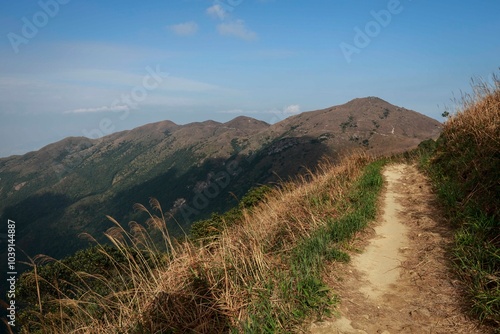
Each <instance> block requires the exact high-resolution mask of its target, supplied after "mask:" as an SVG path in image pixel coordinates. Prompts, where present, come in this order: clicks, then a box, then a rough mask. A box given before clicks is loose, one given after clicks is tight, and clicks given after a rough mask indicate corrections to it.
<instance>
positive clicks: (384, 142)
mask: <svg viewBox="0 0 500 334" xmlns="http://www.w3.org/2000/svg"><path fill="white" fill-rule="evenodd" d="M440 131H441V124H440V123H439V122H437V121H436V120H434V119H431V118H429V117H427V116H424V115H422V114H420V113H417V112H415V111H411V110H408V109H405V108H402V107H397V106H394V105H391V104H390V103H388V102H386V101H383V100H381V99H379V98H375V97H368V98H361V99H355V100H352V101H350V102H348V103H346V104H344V105H340V106H335V107H331V108H327V109H323V110H317V111H311V112H304V113H302V114H299V115H296V116H292V117H289V118H287V119H285V120H283V121H281V122H279V123H276V124H273V125H270V124H267V123H265V122H262V121H259V120H255V119H252V118H248V117H238V118H235V119H233V120H232V121H229V122H227V123H218V122H214V121H205V122H201V123H191V124H186V125H177V124H175V123H173V122H170V121H164V122H159V123H153V124H148V125H144V126H142V127H139V128H136V129H133V130H130V131H124V132H119V133H115V134H112V135H109V136H106V137H103V138H101V139H97V140H91V139H88V138H84V137H72V138H67V139H64V140H62V141H60V142H57V143H54V144H51V145H48V146H46V147H44V148H42V149H40V150H39V151H36V152H30V153H27V154H25V155H22V156H12V157H8V158H2V159H0V179H1V182H2V183H1V186H0V216H1V217H2V219H3V220H2V221H6V220H7V219H15V220H16V221H17V224H18V225H17V245H18V247H19V248H20V249H23V250H24V252H25V253H26V254H28V255H29V256H35V255H37V254H45V255H48V256H52V257H55V258H62V257H64V256H66V255H68V254H72V253H73V252H75V251H77V250H78V249H82V248H85V247H87V246H89V245H90V244H89V242H88V241H87V240H82V239H80V238H78V235H79V234H80V233H83V232H86V233H89V234H91V235H92V236H93V237H95V238H97V239H98V240H101V241H102V240H103V237H102V233H103V232H104V231H106V230H107V229H108V228H110V227H112V226H113V225H112V224H111V223H110V222H109V220H108V219H107V218H106V215H109V216H112V217H114V218H115V219H117V220H118V221H119V222H121V223H123V224H124V226H126V225H127V224H128V222H129V221H132V220H135V221H141V220H144V218H145V216H144V215H143V214H141V213H137V212H134V210H133V205H134V204H135V203H141V204H147V203H148V202H149V199H150V198H151V197H153V198H156V199H158V200H159V202H160V203H161V204H162V206H163V209H164V210H165V211H166V212H171V213H172V214H173V216H175V219H176V221H177V223H174V224H172V230H173V231H172V233H173V234H174V235H183V233H184V232H183V231H189V228H190V225H191V224H192V223H193V222H195V221H197V220H200V219H203V218H206V217H208V216H209V215H210V214H211V213H213V212H224V211H226V210H228V209H229V208H231V207H233V206H234V205H236V204H237V202H238V199H239V198H241V197H242V196H243V195H244V194H245V193H246V192H247V191H248V190H249V189H250V188H252V187H253V186H256V185H259V184H269V183H275V182H279V181H281V180H287V179H288V178H290V177H294V176H297V175H299V174H301V173H304V172H305V171H307V170H308V169H314V168H315V167H316V166H317V164H318V163H319V161H321V159H322V158H323V157H327V158H328V159H330V160H331V161H333V162H335V161H338V159H339V157H341V156H343V155H345V154H348V152H351V151H353V150H356V149H360V150H364V151H366V152H367V153H368V154H370V155H375V156H378V155H386V154H392V153H400V152H404V151H406V150H409V149H412V148H415V147H416V146H417V145H418V144H419V143H420V142H421V141H423V140H426V139H430V138H434V139H435V138H437V137H438V136H439V133H440ZM2 259H3V257H2Z"/></svg>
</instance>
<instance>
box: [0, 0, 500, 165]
mask: <svg viewBox="0 0 500 334" xmlns="http://www.w3.org/2000/svg"><path fill="white" fill-rule="evenodd" d="M499 14H500V2H498V1H497V0H478V1H449V0H444V1H439V2H438V1H424V0H400V1H398V0H381V1H379V0H372V1H364V0H358V1H353V0H336V1H332V0H321V1H319V0H318V1H302V0H298V1H291V0H288V1H285V0H168V1H167V0H163V1H159V0H149V1H148V0H143V1H130V0H121V1H115V0H109V1H103V0H100V1H97V0H85V1H83V0H40V1H17V2H14V1H9V2H7V1H4V2H2V4H1V5H0V37H1V38H0V60H1V61H0V143H1V144H0V156H8V155H11V154H21V153H25V152H27V151H29V150H33V149H38V148H40V147H42V146H44V145H46V144H48V143H50V142H53V141H56V140H60V139H62V138H64V137H67V136H83V135H86V136H88V137H93V138H94V137H98V136H102V135H106V134H109V133H111V132H115V131H120V130H125V129H131V128H133V127H136V126H140V125H143V124H146V123H150V122H155V121H160V120H165V119H169V120H172V121H174V122H176V123H179V124H185V123H188V122H193V121H203V120H207V119H213V120H217V121H227V120H229V119H232V118H234V117H236V116H238V115H248V116H251V117H255V118H258V119H262V120H264V121H266V122H275V121H277V120H279V119H283V118H285V117H287V116H289V115H292V114H294V113H297V112H301V111H309V110H315V109H321V108H326V107H329V106H332V105H338V104H343V103H345V102H347V101H349V100H351V99H353V98H356V97H365V96H378V97H380V98H383V99H385V100H387V101H388V102H390V103H393V104H396V105H399V106H403V107H406V108H409V109H413V110H416V111H419V112H421V113H424V114H426V115H428V116H431V117H433V118H436V119H438V120H442V119H441V117H440V115H441V113H442V112H443V111H444V110H445V109H446V107H445V106H452V105H453V103H452V102H451V99H452V98H453V96H460V92H461V91H468V90H469V89H470V80H471V78H472V77H478V76H479V77H483V78H488V77H489V76H490V75H491V74H493V73H497V72H498V68H499V66H500V62H499V59H500V58H499V55H500V38H499V33H500V20H499V19H498V15H499Z"/></svg>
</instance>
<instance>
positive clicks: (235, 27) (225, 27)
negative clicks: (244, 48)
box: [217, 20, 257, 41]
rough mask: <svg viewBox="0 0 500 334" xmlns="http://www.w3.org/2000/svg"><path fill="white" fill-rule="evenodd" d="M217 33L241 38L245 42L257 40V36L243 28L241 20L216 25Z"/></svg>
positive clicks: (243, 23)
mask: <svg viewBox="0 0 500 334" xmlns="http://www.w3.org/2000/svg"><path fill="white" fill-rule="evenodd" d="M217 31H218V32H219V34H221V35H223V36H233V37H237V38H241V39H243V40H245V41H253V40H256V39H257V34H256V33H255V32H253V31H251V30H249V29H248V28H247V27H246V26H245V22H244V21H243V20H237V21H234V22H230V23H221V24H219V25H217Z"/></svg>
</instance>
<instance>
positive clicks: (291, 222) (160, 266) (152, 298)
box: [35, 153, 371, 333]
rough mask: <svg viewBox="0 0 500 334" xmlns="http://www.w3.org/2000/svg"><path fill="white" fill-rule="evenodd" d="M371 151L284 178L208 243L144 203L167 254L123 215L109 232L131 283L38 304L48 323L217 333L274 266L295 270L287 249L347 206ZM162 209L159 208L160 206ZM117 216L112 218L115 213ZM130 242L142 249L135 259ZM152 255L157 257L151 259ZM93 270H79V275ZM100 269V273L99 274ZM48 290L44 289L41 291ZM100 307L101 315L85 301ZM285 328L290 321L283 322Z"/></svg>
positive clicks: (240, 318)
mask: <svg viewBox="0 0 500 334" xmlns="http://www.w3.org/2000/svg"><path fill="white" fill-rule="evenodd" d="M369 161H371V158H369V157H367V156H366V155H364V154H361V153H360V154H355V155H353V156H350V157H346V158H345V159H343V161H342V162H341V163H340V164H338V165H333V164H331V163H328V162H325V163H323V164H321V166H320V167H319V168H318V170H317V171H315V172H314V173H313V172H311V173H309V174H308V175H305V176H303V177H301V178H299V179H297V180H295V181H293V182H288V183H285V184H283V185H282V186H281V187H279V188H277V189H275V190H274V191H273V192H271V193H270V194H269V195H267V197H268V200H267V201H266V202H265V203H263V204H261V205H260V206H258V207H256V208H254V209H252V212H251V213H250V212H245V214H244V217H243V221H242V222H241V223H240V224H236V225H234V226H232V227H230V228H227V229H225V230H224V231H222V233H221V236H220V237H219V238H217V239H216V240H212V241H211V242H210V243H208V244H204V245H199V244H194V243H191V242H189V241H185V242H182V243H178V242H176V241H174V240H172V239H171V238H170V236H169V234H168V228H167V226H166V224H165V217H163V216H162V213H161V212H162V211H161V207H160V205H159V203H158V202H157V201H154V200H153V201H152V202H151V203H150V204H151V206H152V208H153V212H151V211H149V210H148V209H146V208H145V207H144V206H137V208H138V209H140V210H142V211H145V212H147V213H148V214H149V216H150V218H149V220H148V221H147V225H149V226H150V227H152V228H155V229H157V230H159V231H160V232H161V234H162V235H163V240H164V245H163V246H164V247H167V248H168V249H169V252H168V254H165V253H163V254H162V253H161V252H160V251H159V250H158V248H157V247H156V246H155V243H154V242H153V241H152V240H151V238H150V237H149V234H148V233H147V231H146V229H145V228H144V227H142V226H141V225H139V224H137V223H132V224H131V225H130V226H131V231H130V232H128V231H125V230H124V229H123V228H122V227H121V226H120V224H118V222H115V223H116V227H115V228H113V229H112V230H110V231H109V232H108V233H107V237H108V238H109V240H110V241H111V242H112V243H113V244H114V245H115V247H116V248H117V249H119V250H120V251H121V252H122V253H123V254H124V255H125V256H126V258H127V259H128V261H127V263H125V264H123V263H116V269H117V272H118V273H119V281H123V282H124V283H127V285H129V286H130V283H131V286H132V287H131V288H129V289H127V290H122V289H114V287H113V283H112V282H109V287H110V289H111V291H113V292H112V293H110V294H109V295H105V296H104V295H99V294H98V293H97V292H96V291H93V290H92V288H91V287H89V289H88V291H86V292H85V293H84V294H82V297H81V298H80V299H78V300H75V299H72V298H71V296H61V298H59V299H57V300H53V301H51V302H52V303H56V304H57V305H59V312H54V313H50V314H47V313H44V310H43V309H40V312H35V313H36V314H35V316H36V319H37V320H36V321H35V322H36V325H37V327H38V328H39V329H40V332H42V333H165V332H169V331H172V332H176V333H188V332H189V333H219V332H228V331H229V329H230V328H234V329H241V326H243V323H244V322H245V321H247V320H248V317H249V316H250V311H249V310H250V306H251V305H252V304H253V303H255V302H256V300H258V298H259V296H260V293H261V292H262V291H265V290H266V289H267V287H266V284H267V283H268V282H269V281H271V280H273V279H275V277H276V272H280V271H283V272H286V271H288V270H289V268H288V266H289V261H288V260H287V259H289V256H290V252H291V250H292V249H293V247H294V246H295V245H297V243H298V242H299V241H300V240H301V239H303V238H304V237H305V236H307V235H309V234H310V233H311V232H312V231H314V230H315V229H316V228H318V227H319V226H321V225H322V224H325V221H326V218H327V217H336V216H338V215H339V214H340V213H344V212H343V211H345V208H343V207H340V206H339V205H338V203H341V202H344V199H345V197H346V196H347V193H348V190H349V186H350V185H351V184H352V183H353V182H354V180H355V179H356V178H357V177H358V176H359V175H360V173H361V171H362V167H363V166H365V165H366V164H367V163H368V162H369ZM155 211H156V212H157V213H158V215H156V214H155V213H154V212H155ZM113 221H114V220H113ZM130 249H135V250H136V251H137V252H136V253H135V254H137V253H139V254H143V255H141V256H140V257H139V258H138V259H137V255H135V256H132V254H130V253H129V252H130ZM151 261H153V262H152V263H153V265H151ZM86 275H91V273H90V274H88V273H81V276H82V279H84V277H85V276H86ZM94 278H95V277H94ZM42 293H43V292H42ZM269 302H270V303H271V304H272V306H273V308H275V309H278V310H283V311H285V312H286V311H290V309H291V306H290V305H289V303H290V301H287V300H283V299H282V298H280V297H279V296H278V295H275V296H273V297H271V298H270V300H269ZM89 305H91V306H92V309H100V310H102V311H103V314H104V315H103V316H102V317H95V316H94V315H93V314H92V313H91V312H89V311H88V309H89ZM280 326H282V327H283V328H286V326H287V324H281V325H280Z"/></svg>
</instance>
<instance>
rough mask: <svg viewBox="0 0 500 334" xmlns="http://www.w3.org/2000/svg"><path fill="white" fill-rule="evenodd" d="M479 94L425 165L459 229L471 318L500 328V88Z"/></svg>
mask: <svg viewBox="0 0 500 334" xmlns="http://www.w3.org/2000/svg"><path fill="white" fill-rule="evenodd" d="M474 88H475V89H474V91H475V95H474V96H469V97H465V98H464V100H463V103H462V107H461V108H460V109H459V110H457V112H456V114H455V115H453V116H451V117H450V118H449V119H448V121H447V122H446V123H445V125H444V129H443V133H442V135H441V137H440V138H439V140H438V141H437V143H436V145H435V147H434V148H433V150H434V152H433V153H431V155H430V156H428V157H427V159H423V162H424V164H423V165H424V166H425V169H426V170H427V171H428V173H429V174H430V175H431V177H432V180H433V182H434V185H435V189H436V191H437V193H438V195H439V197H440V199H441V201H442V204H443V206H444V208H445V210H446V212H447V215H448V217H449V218H450V220H451V222H452V223H454V224H455V226H457V233H456V236H455V246H454V249H453V257H454V259H453V260H454V262H455V264H456V270H457V272H458V274H459V276H460V277H461V279H462V280H463V281H464V282H465V283H466V285H467V287H468V291H467V295H468V297H469V302H470V309H471V312H472V314H474V315H475V316H477V317H478V318H479V319H481V320H484V321H488V322H493V323H496V324H497V325H500V197H499V196H500V183H499V180H500V82H499V81H498V80H495V81H494V85H490V86H488V85H486V84H478V85H476V86H475V87H474ZM431 146H432V145H431Z"/></svg>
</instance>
